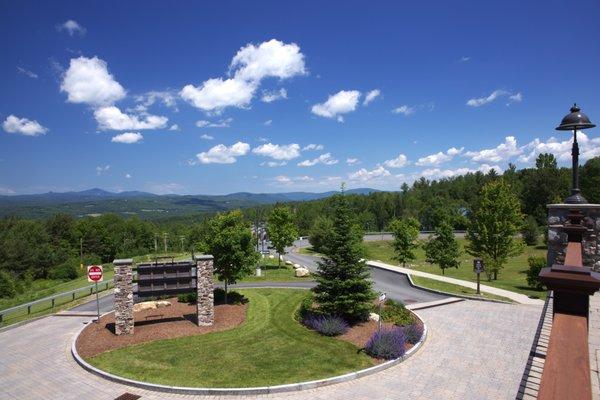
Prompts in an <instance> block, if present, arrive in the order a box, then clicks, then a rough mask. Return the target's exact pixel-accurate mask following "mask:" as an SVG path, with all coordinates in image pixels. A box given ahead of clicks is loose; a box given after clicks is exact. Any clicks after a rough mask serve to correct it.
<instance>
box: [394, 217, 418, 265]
mask: <svg viewBox="0 0 600 400" xmlns="http://www.w3.org/2000/svg"><path fill="white" fill-rule="evenodd" d="M388 229H389V230H390V231H391V232H392V234H393V235H394V241H393V242H392V247H393V248H394V254H395V255H394V259H395V260H397V261H398V262H400V263H402V266H403V267H405V266H406V263H407V262H410V261H413V260H414V259H415V258H416V256H415V253H414V251H415V249H416V248H417V247H418V243H417V239H418V238H419V221H418V220H416V219H415V218H404V219H395V220H392V222H390V224H389V226H388Z"/></svg>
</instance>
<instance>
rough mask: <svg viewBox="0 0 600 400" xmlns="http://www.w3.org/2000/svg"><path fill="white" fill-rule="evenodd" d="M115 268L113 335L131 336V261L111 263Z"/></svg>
mask: <svg viewBox="0 0 600 400" xmlns="http://www.w3.org/2000/svg"><path fill="white" fill-rule="evenodd" d="M113 265H114V267H115V278H114V280H115V290H114V293H115V333H116V334H117V335H133V271H132V265H133V260H132V259H131V258H128V259H124V260H115V261H113Z"/></svg>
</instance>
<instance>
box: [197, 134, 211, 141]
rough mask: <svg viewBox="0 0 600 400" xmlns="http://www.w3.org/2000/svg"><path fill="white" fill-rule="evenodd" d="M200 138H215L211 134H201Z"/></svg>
mask: <svg viewBox="0 0 600 400" xmlns="http://www.w3.org/2000/svg"><path fill="white" fill-rule="evenodd" d="M200 139H204V140H213V139H214V136H210V135H207V134H204V135H202V136H200Z"/></svg>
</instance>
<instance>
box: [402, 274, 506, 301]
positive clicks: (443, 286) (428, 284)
mask: <svg viewBox="0 0 600 400" xmlns="http://www.w3.org/2000/svg"><path fill="white" fill-rule="evenodd" d="M411 279H412V280H413V282H414V283H415V285H419V286H423V287H425V288H428V289H433V290H439V291H441V292H446V293H451V294H458V295H462V296H471V297H481V298H483V299H491V300H502V301H507V302H512V300H510V299H509V298H506V297H502V296H496V295H493V294H490V293H484V292H481V295H478V294H477V291H476V290H475V289H470V288H468V287H464V286H460V285H453V284H452V283H447V282H441V281H436V280H435V279H429V278H424V277H422V276H414V275H412V276H411Z"/></svg>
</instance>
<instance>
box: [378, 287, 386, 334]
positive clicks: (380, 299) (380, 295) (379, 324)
mask: <svg viewBox="0 0 600 400" xmlns="http://www.w3.org/2000/svg"><path fill="white" fill-rule="evenodd" d="M386 298H387V295H386V294H385V292H382V293H379V320H378V321H377V330H378V331H380V330H381V306H382V305H383V303H385V299H386Z"/></svg>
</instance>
